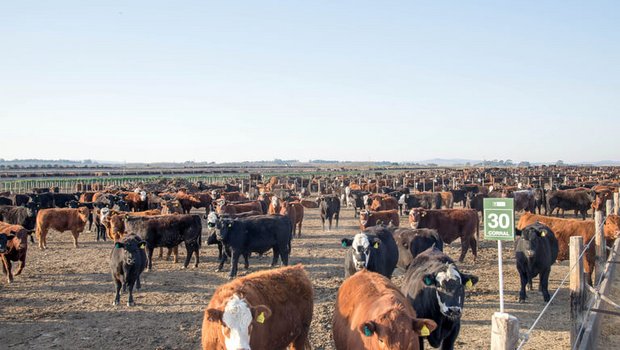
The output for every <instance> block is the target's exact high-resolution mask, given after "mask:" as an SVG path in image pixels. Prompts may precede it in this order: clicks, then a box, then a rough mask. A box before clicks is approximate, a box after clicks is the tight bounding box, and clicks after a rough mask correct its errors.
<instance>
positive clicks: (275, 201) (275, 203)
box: [267, 196, 283, 215]
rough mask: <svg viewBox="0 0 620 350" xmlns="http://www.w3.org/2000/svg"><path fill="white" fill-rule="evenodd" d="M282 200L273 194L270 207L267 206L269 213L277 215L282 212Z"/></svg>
mask: <svg viewBox="0 0 620 350" xmlns="http://www.w3.org/2000/svg"><path fill="white" fill-rule="evenodd" d="M282 207H283V206H282V200H281V199H280V198H278V197H276V196H272V197H271V199H270V200H269V207H267V214H269V215H275V214H282V213H281V211H282Z"/></svg>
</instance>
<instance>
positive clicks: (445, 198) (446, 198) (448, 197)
mask: <svg viewBox="0 0 620 350" xmlns="http://www.w3.org/2000/svg"><path fill="white" fill-rule="evenodd" d="M439 194H440V195H441V205H443V206H444V207H446V208H447V209H452V207H454V196H453V195H452V192H441V193H439Z"/></svg>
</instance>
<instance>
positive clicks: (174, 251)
mask: <svg viewBox="0 0 620 350" xmlns="http://www.w3.org/2000/svg"><path fill="white" fill-rule="evenodd" d="M172 254H173V256H172V262H174V263H175V264H176V263H177V262H179V246H175V247H174V248H172ZM196 256H198V253H196ZM168 257H170V251H168ZM166 260H168V258H166ZM196 266H198V265H196Z"/></svg>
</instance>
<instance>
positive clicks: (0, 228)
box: [0, 222, 31, 283]
mask: <svg viewBox="0 0 620 350" xmlns="http://www.w3.org/2000/svg"><path fill="white" fill-rule="evenodd" d="M30 233H31V232H30V231H28V230H27V229H25V228H24V227H23V226H20V225H10V224H6V223H4V222H0V241H2V240H3V237H4V238H5V239H6V241H5V242H4V243H5V244H2V243H1V242H0V260H2V271H3V272H4V274H5V275H6V277H7V282H8V283H11V282H13V266H12V262H13V261H15V262H17V261H19V268H18V269H17V272H16V273H15V276H18V275H19V274H21V273H22V270H23V269H24V267H25V266H26V253H27V252H28V235H29V234H30ZM3 247H4V248H3Z"/></svg>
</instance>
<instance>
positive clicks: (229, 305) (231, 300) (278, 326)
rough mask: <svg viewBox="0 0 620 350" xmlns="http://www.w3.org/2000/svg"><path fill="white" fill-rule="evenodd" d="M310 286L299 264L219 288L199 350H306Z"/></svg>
mask: <svg viewBox="0 0 620 350" xmlns="http://www.w3.org/2000/svg"><path fill="white" fill-rule="evenodd" d="M313 299H314V292H313V290H312V282H311V281H310V279H309V278H308V275H307V273H306V272H305V271H304V269H303V267H302V266H301V265H297V266H292V267H282V268H279V269H275V270H269V271H259V272H255V273H252V274H249V275H247V276H243V277H240V278H238V279H236V280H234V281H231V282H229V283H227V284H224V285H221V286H219V287H218V288H217V289H216V290H215V293H214V294H213V297H212V298H211V300H210V301H209V305H208V306H207V307H206V309H205V312H204V317H203V321H202V349H203V350H212V349H250V348H252V349H285V348H288V347H289V345H290V346H291V349H299V350H304V349H305V350H309V349H310V340H309V332H310V324H311V322H312V312H313V306H314V302H313Z"/></svg>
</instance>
